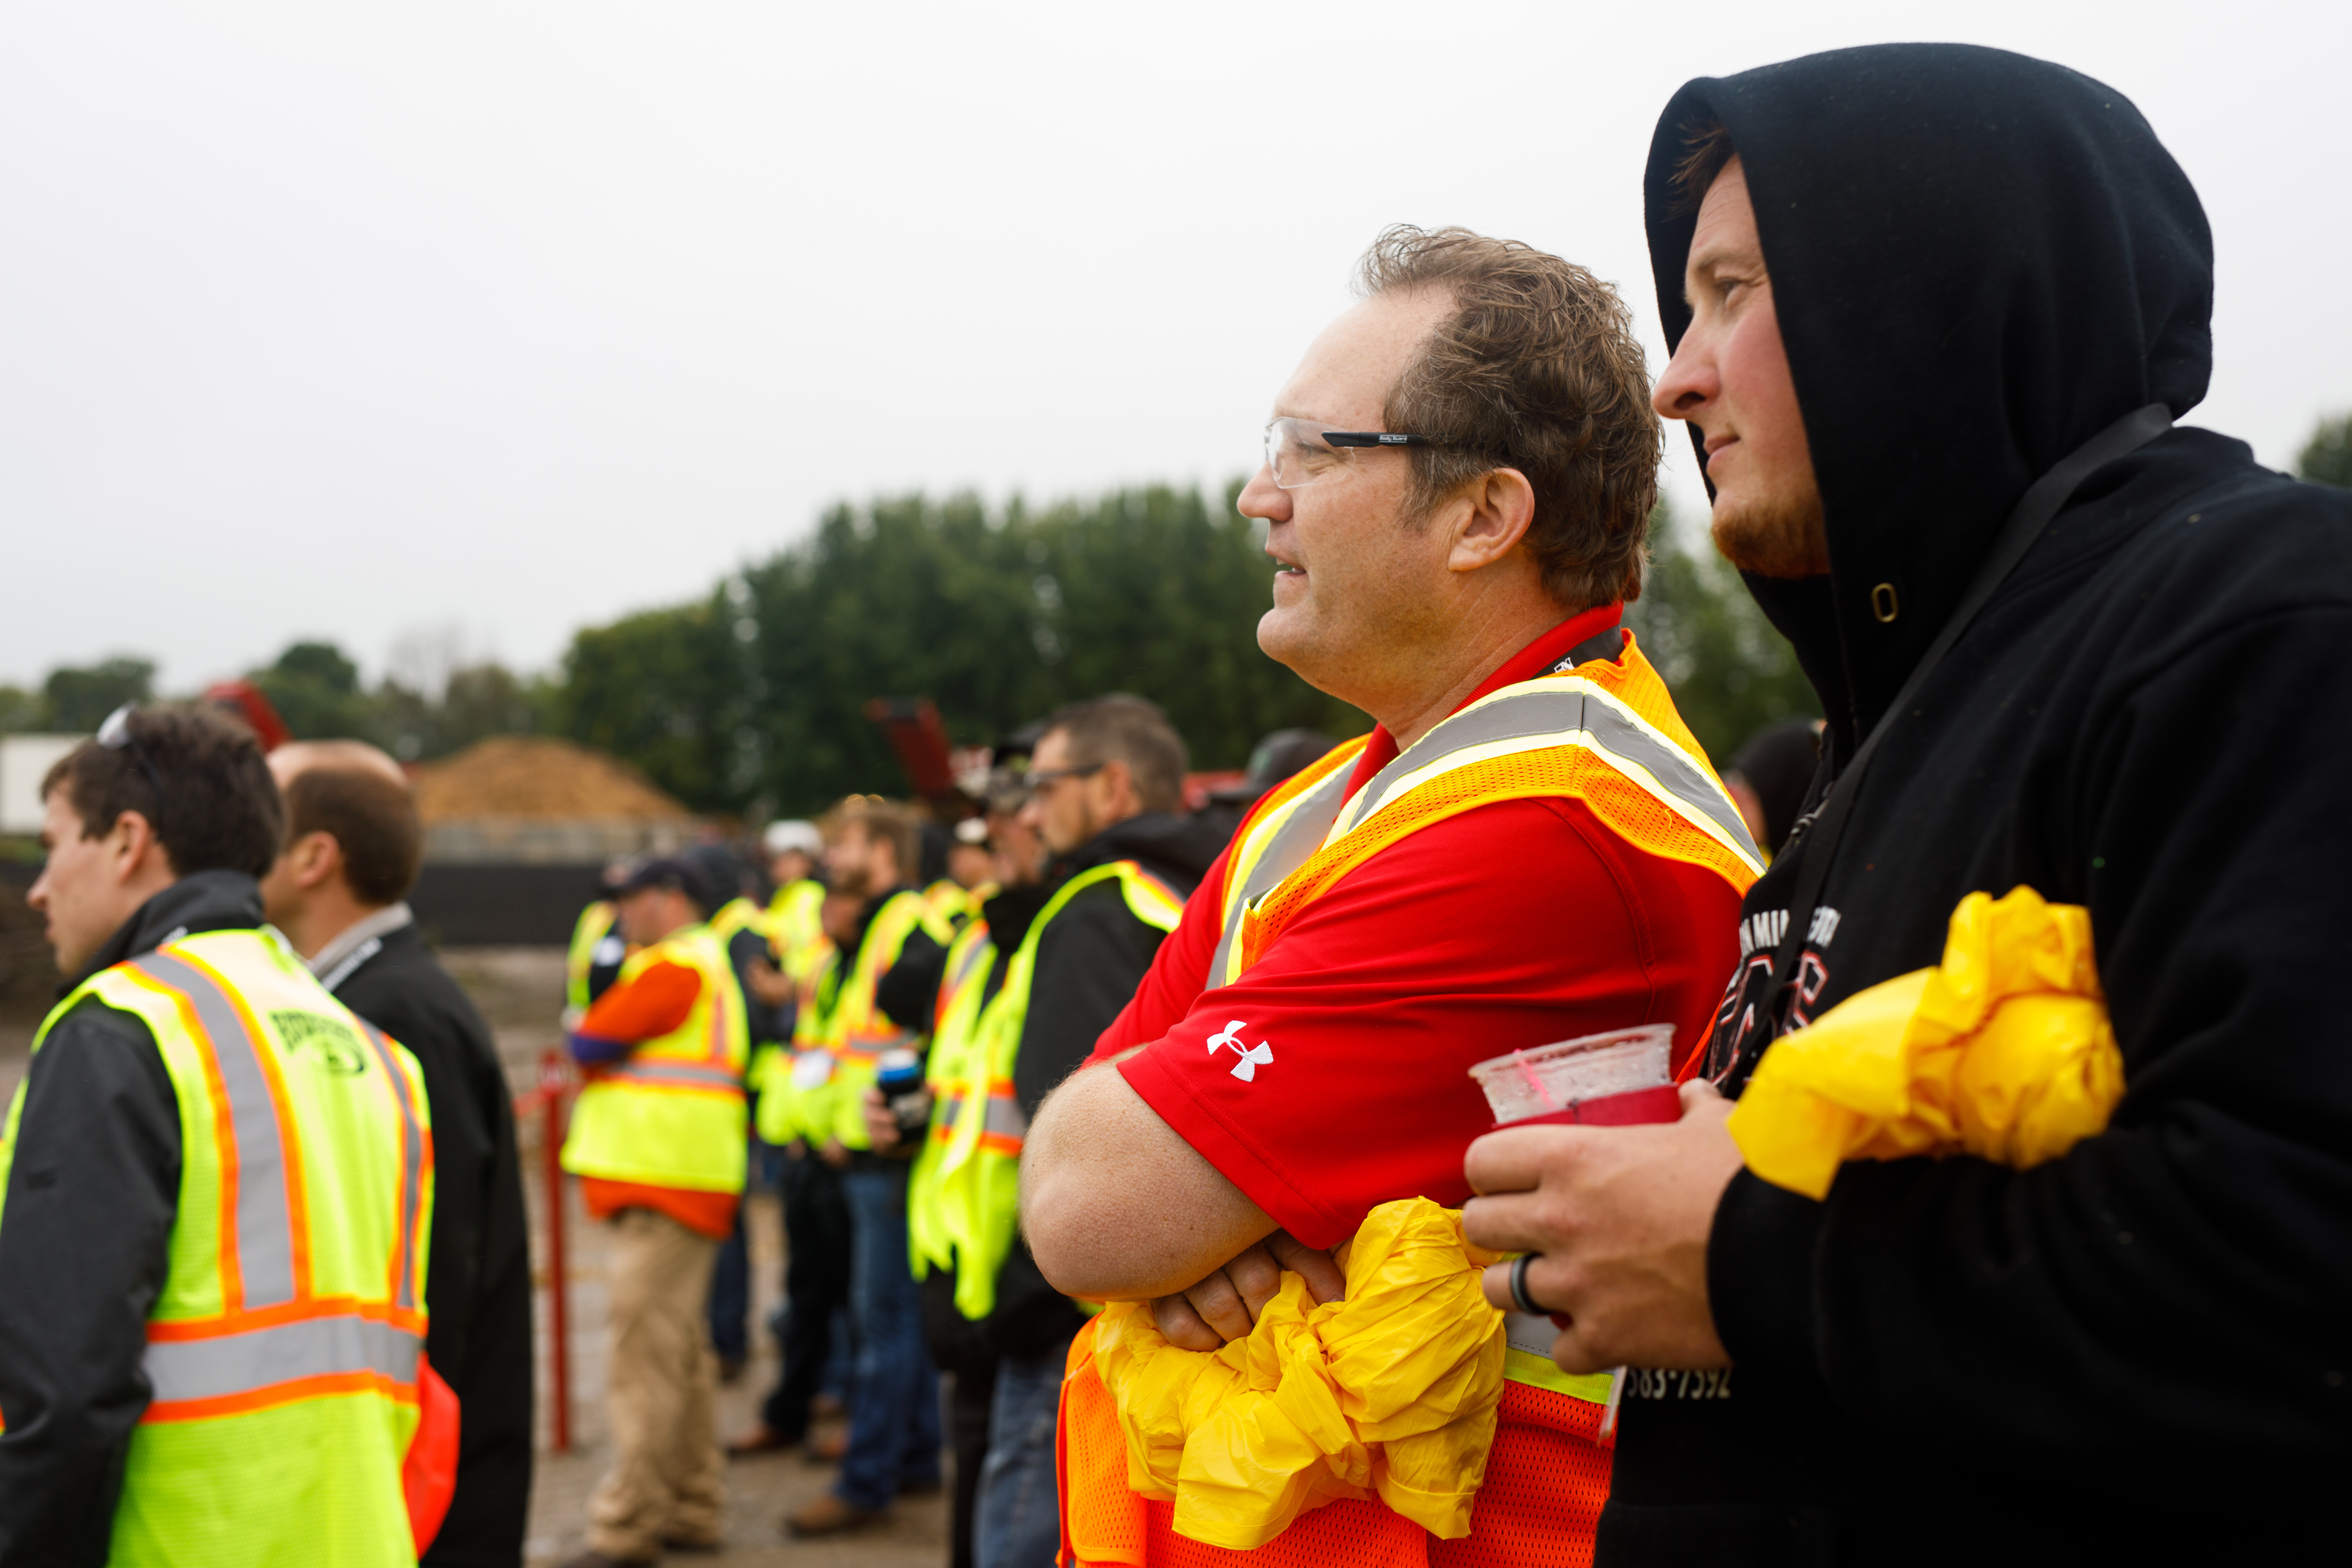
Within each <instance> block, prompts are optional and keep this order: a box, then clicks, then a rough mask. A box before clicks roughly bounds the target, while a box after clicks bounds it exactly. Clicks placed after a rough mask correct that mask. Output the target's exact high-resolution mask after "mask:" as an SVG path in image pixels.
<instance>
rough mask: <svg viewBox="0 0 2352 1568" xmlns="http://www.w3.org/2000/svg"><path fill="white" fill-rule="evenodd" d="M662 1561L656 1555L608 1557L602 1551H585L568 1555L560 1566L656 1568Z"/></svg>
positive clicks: (561, 1567) (572, 1567)
mask: <svg viewBox="0 0 2352 1568" xmlns="http://www.w3.org/2000/svg"><path fill="white" fill-rule="evenodd" d="M659 1561H660V1559H658V1558H654V1557H607V1556H605V1555H604V1553H603V1552H582V1553H581V1554H580V1555H579V1556H577V1557H567V1558H565V1559H564V1560H563V1562H562V1564H561V1565H560V1568H656V1563H658V1562H659Z"/></svg>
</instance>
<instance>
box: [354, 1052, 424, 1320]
mask: <svg viewBox="0 0 2352 1568" xmlns="http://www.w3.org/2000/svg"><path fill="white" fill-rule="evenodd" d="M360 1028H361V1029H362V1031H363V1032H364V1033H365V1034H366V1035H367V1037H368V1043H369V1044H371V1045H373V1046H374V1047H375V1059H376V1060H377V1061H379V1062H381V1063H383V1076H384V1081H385V1082H386V1083H388V1084H390V1085H391V1086H392V1098H393V1101H394V1104H396V1105H397V1106H398V1107H399V1108H400V1160H401V1165H400V1168H401V1172H402V1175H401V1183H400V1257H399V1258H398V1260H397V1261H396V1262H395V1264H394V1267H395V1268H398V1269H399V1271H400V1272H399V1274H398V1276H397V1277H396V1278H395V1279H394V1280H393V1282H392V1300H393V1303H394V1305H395V1306H400V1307H414V1306H415V1305H416V1224H417V1221H418V1219H419V1218H420V1217H422V1215H421V1211H422V1210H423V1209H424V1206H425V1129H424V1128H423V1127H422V1126H420V1125H419V1124H418V1122H417V1120H416V1107H415V1106H414V1105H412V1104H410V1103H409V1100H408V1096H409V1091H410V1090H412V1089H413V1090H415V1092H417V1093H419V1094H422V1093H424V1092H425V1086H424V1085H423V1084H421V1083H415V1084H412V1083H410V1082H409V1081H408V1078H407V1075H406V1074H404V1073H403V1072H402V1071H401V1070H400V1059H399V1058H397V1057H395V1056H394V1055H393V1053H392V1041H391V1040H389V1039H387V1038H386V1037H384V1033H383V1030H381V1029H379V1028H377V1027H376V1026H374V1025H373V1024H371V1023H369V1022H368V1021H367V1020H366V1019H364V1018H362V1019H361V1020H360Z"/></svg>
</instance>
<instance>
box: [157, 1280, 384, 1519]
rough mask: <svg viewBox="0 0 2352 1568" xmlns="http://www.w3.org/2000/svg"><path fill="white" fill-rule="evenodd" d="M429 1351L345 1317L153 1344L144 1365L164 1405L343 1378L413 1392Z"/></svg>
mask: <svg viewBox="0 0 2352 1568" xmlns="http://www.w3.org/2000/svg"><path fill="white" fill-rule="evenodd" d="M424 1345H425V1342H424V1339H423V1338H422V1337H421V1336H420V1335H418V1334H415V1333H414V1332H412V1331H408V1330H406V1329H396V1328H394V1327H393V1326H392V1325H391V1324H390V1323H381V1322H377V1321H375V1320H373V1319H372V1318H362V1317H359V1316H357V1315H355V1314H352V1313H341V1314H338V1315H337V1316H335V1317H331V1318H303V1319H299V1320H298V1321H294V1322H291V1323H278V1324H274V1325H272V1326H271V1327H269V1328H266V1329H247V1331H244V1332H243V1333H238V1334H222V1335H219V1336H217V1337H216V1338H213V1339H205V1340H152V1341H150V1342H148V1345H147V1353H146V1355H145V1356H144V1357H143V1358H142V1360H141V1363H140V1364H141V1365H142V1367H144V1368H145V1370H146V1373H147V1381H148V1383H149V1384H151V1385H152V1387H153V1389H154V1391H155V1393H154V1397H155V1402H156V1403H157V1404H159V1405H160V1404H166V1403H170V1402H173V1401H177V1400H184V1399H220V1398H224V1397H226V1396H227V1395H229V1394H252V1393H254V1392H256V1391H257V1390H260V1389H265V1388H269V1387H272V1386H274V1385H275V1384H281V1383H292V1382H293V1381H295V1380H296V1379H297V1378H305V1377H326V1376H331V1375H332V1374H333V1373H354V1372H373V1373H381V1374H382V1375H383V1376H384V1377H386V1378H389V1379H390V1380H391V1381H392V1382H394V1383H396V1384H412V1383H415V1381H416V1357H417V1352H419V1351H421V1350H423V1349H424ZM257 1484H258V1478H257Z"/></svg>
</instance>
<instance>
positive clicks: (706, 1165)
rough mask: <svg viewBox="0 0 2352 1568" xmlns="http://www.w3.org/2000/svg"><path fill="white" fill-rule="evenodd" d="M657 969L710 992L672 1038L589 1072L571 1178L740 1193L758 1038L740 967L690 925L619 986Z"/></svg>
mask: <svg viewBox="0 0 2352 1568" xmlns="http://www.w3.org/2000/svg"><path fill="white" fill-rule="evenodd" d="M656 963H675V964H679V965H682V966H683V967H685V968H688V969H691V970H693V971H694V973H695V974H696V975H697V976H698V978H699V979H700V980H701V982H702V984H701V985H700V986H699V987H698V989H697V990H696V992H695V997H694V1006H693V1008H692V1010H691V1011H689V1012H688V1014H687V1016H686V1021H685V1022H684V1023H682V1024H680V1025H679V1026H677V1028H675V1029H672V1030H671V1031H670V1032H669V1033H668V1034H667V1035H661V1036H657V1037H655V1038H653V1039H650V1040H646V1041H643V1042H641V1043H640V1044H639V1045H637V1046H636V1047H635V1048H633V1049H632V1050H631V1051H630V1052H629V1054H628V1055H627V1056H625V1057H624V1058H621V1059H620V1060H619V1061H617V1062H614V1063H613V1064H611V1065H610V1066H607V1067H599V1068H590V1069H589V1072H588V1081H587V1083H586V1085H585V1086H583V1088H582V1089H581V1090H580V1099H579V1100H578V1101H577V1102H576V1103H575V1104H574V1105H573V1107H572V1131H571V1135H570V1136H569V1137H567V1138H565V1139H564V1141H563V1162H562V1163H563V1168H564V1169H565V1170H567V1171H570V1172H571V1173H573V1174H574V1175H580V1176H594V1177H596V1178H598V1179H600V1180H603V1181H608V1182H631V1183H635V1184H638V1185H641V1186H648V1187H675V1188H678V1189H681V1190H683V1191H687V1192H698V1193H740V1192H741V1191H742V1190H743V1177H744V1173H745V1171H746V1168H747V1165H748V1160H747V1158H746V1154H745V1140H744V1134H745V1132H746V1131H748V1124H749V1121H750V1112H749V1110H748V1106H747V1101H746V1100H745V1097H744V1092H743V1069H744V1066H745V1059H744V1058H745V1057H746V1055H747V1054H748V1053H749V1051H750V1048H751V1036H750V1032H749V1031H748V1030H747V1029H746V1028H745V1026H744V1022H743V994H742V990H741V988H740V986H738V985H737V984H735V970H734V966H733V965H732V964H730V963H728V961H727V948H726V944H725V943H724V942H721V941H720V940H719V936H718V933H716V932H715V931H712V930H711V929H710V928H709V926H707V925H690V926H686V927H683V928H681V929H680V930H677V931H672V932H671V933H670V934H669V935H667V936H666V937H664V938H663V939H662V940H661V941H659V942H655V943H653V944H652V945H650V946H647V947H643V948H640V949H638V950H637V951H636V952H633V953H631V954H630V955H629V961H628V962H627V963H624V964H623V965H621V978H620V981H619V984H623V985H626V984H629V983H630V982H631V981H633V980H635V978H636V977H637V976H638V975H640V974H642V973H645V972H646V970H647V969H649V968H651V967H652V966H653V965H655V964H656Z"/></svg>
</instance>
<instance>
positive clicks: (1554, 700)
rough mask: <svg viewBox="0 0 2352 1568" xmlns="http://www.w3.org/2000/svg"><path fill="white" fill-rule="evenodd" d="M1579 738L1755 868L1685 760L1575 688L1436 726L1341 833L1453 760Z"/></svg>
mask: <svg viewBox="0 0 2352 1568" xmlns="http://www.w3.org/2000/svg"><path fill="white" fill-rule="evenodd" d="M1586 737H1590V742H1589V744H1590V746H1591V750H1593V751H1594V752H1597V753H1598V754H1600V755H1601V757H1602V758H1603V759H1604V760H1607V761H1610V762H1612V763H1613V762H1615V761H1617V760H1618V759H1621V758H1622V759H1623V760H1624V761H1626V762H1629V763H1633V764H1634V765H1635V766H1637V767H1640V768H1642V769H1643V770H1644V771H1645V772H1647V773H1649V775H1650V776H1651V777H1652V778H1653V779H1655V780H1656V781H1657V783H1658V784H1659V786H1660V787H1661V788H1663V789H1664V791H1665V792H1666V794H1667V795H1670V796H1672V797H1673V798H1674V799H1675V801H1678V802H1680V803H1681V804H1682V805H1684V806H1685V807H1687V808H1689V809H1690V810H1691V811H1693V812H1696V814H1698V815H1699V816H1704V817H1705V818H1706V820H1707V821H1708V822H1711V823H1713V824H1714V825H1715V826H1716V827H1717V829H1718V830H1720V834H1721V837H1724V838H1726V839H1727V840H1728V841H1729V842H1730V845H1731V847H1733V848H1734V849H1736V850H1737V851H1738V853H1739V854H1740V855H1741V856H1742V857H1743V858H1746V859H1748V861H1749V862H1751V863H1758V862H1760V861H1761V860H1762V857H1761V856H1760V855H1759V854H1758V852H1757V849H1756V841H1755V840H1754V839H1753V838H1750V837H1748V825H1747V824H1746V823H1745V822H1742V821H1741V820H1740V818H1739V813H1738V809H1737V808H1736V807H1734V806H1733V805H1732V804H1731V801H1730V799H1729V797H1728V796H1727V795H1725V794H1724V793H1723V791H1722V789H1721V788H1720V787H1719V786H1718V785H1717V784H1716V782H1715V781H1714V780H1713V779H1712V778H1710V777H1708V776H1707V773H1706V770H1705V769H1703V768H1701V767H1700V766H1699V765H1698V763H1696V762H1694V761H1693V760H1692V758H1691V755H1690V753H1689V752H1685V751H1684V750H1683V749H1682V747H1680V746H1678V745H1676V744H1675V742H1672V741H1669V740H1665V739H1664V738H1663V737H1661V736H1660V735H1658V734H1657V733H1656V732H1655V731H1654V730H1652V729H1651V728H1650V727H1649V726H1648V725H1646V724H1644V723H1643V722H1642V721H1640V720H1639V719H1637V718H1635V717H1634V716H1633V714H1632V712H1631V711H1630V710H1625V709H1623V708H1622V707H1621V706H1620V705H1619V704H1618V703H1616V702H1615V701H1613V700H1611V699H1609V698H1608V697H1606V696H1603V695H1601V693H1599V692H1596V691H1594V690H1592V689H1591V688H1590V687H1588V686H1585V685H1584V684H1583V683H1581V682H1575V683H1573V684H1568V683H1565V682H1564V683H1562V684H1561V685H1559V686H1554V685H1551V684H1550V683H1549V681H1547V682H1545V683H1544V684H1542V685H1538V686H1537V687H1536V689H1532V690H1525V691H1514V692H1510V693H1507V694H1505V695H1498V696H1496V697H1494V698H1491V699H1489V700H1486V701H1485V702H1482V703H1480V704H1479V705H1478V706H1477V707H1475V708H1474V709H1472V710H1470V711H1468V712H1466V713H1457V714H1455V715H1454V717H1453V718H1451V719H1448V720H1446V721H1444V722H1443V723H1440V724H1439V725H1438V726H1437V727H1436V728H1434V729H1433V730H1431V731H1430V732H1429V733H1428V734H1426V735H1423V737H1422V738H1421V739H1420V740H1418V741H1416V742H1413V743H1412V746H1411V747H1409V748H1408V749H1407V750H1406V751H1405V752H1403V753H1402V754H1401V755H1400V756H1398V757H1397V759H1396V760H1395V761H1394V762H1391V763H1389V765H1388V766H1386V767H1384V768H1382V769H1381V771H1380V772H1379V773H1375V774H1373V775H1372V778H1371V782H1370V783H1369V784H1365V785H1364V787H1363V789H1362V790H1361V791H1360V792H1359V793H1358V794H1357V795H1356V798H1355V799H1353V800H1351V801H1349V803H1348V813H1347V815H1348V821H1347V823H1346V825H1345V826H1343V827H1342V828H1341V829H1340V832H1341V834H1342V835H1345V834H1346V833H1349V832H1352V831H1353V830H1354V829H1355V828H1356V826H1358V825H1360V824H1361V823H1364V822H1366V821H1369V820H1370V818H1371V816H1372V814H1373V813H1375V812H1377V811H1379V810H1380V809H1381V806H1383V805H1387V804H1388V799H1389V796H1390V795H1391V792H1393V791H1394V790H1396V788H1397V787H1398V785H1399V784H1401V783H1402V781H1404V780H1406V779H1408V778H1410V777H1411V776H1412V774H1414V773H1420V772H1422V771H1423V769H1426V768H1428V767H1431V766H1432V765H1433V764H1436V763H1441V762H1443V761H1444V758H1445V757H1447V756H1448V755H1450V754H1452V753H1454V752H1465V751H1468V750H1470V749H1471V748H1472V747H1474V746H1489V745H1496V744H1499V743H1504V742H1511V741H1523V740H1546V741H1551V742H1554V743H1557V744H1560V745H1577V744H1586V743H1588V742H1587V741H1586V739H1585V738H1586ZM1636 782H1639V781H1636Z"/></svg>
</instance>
